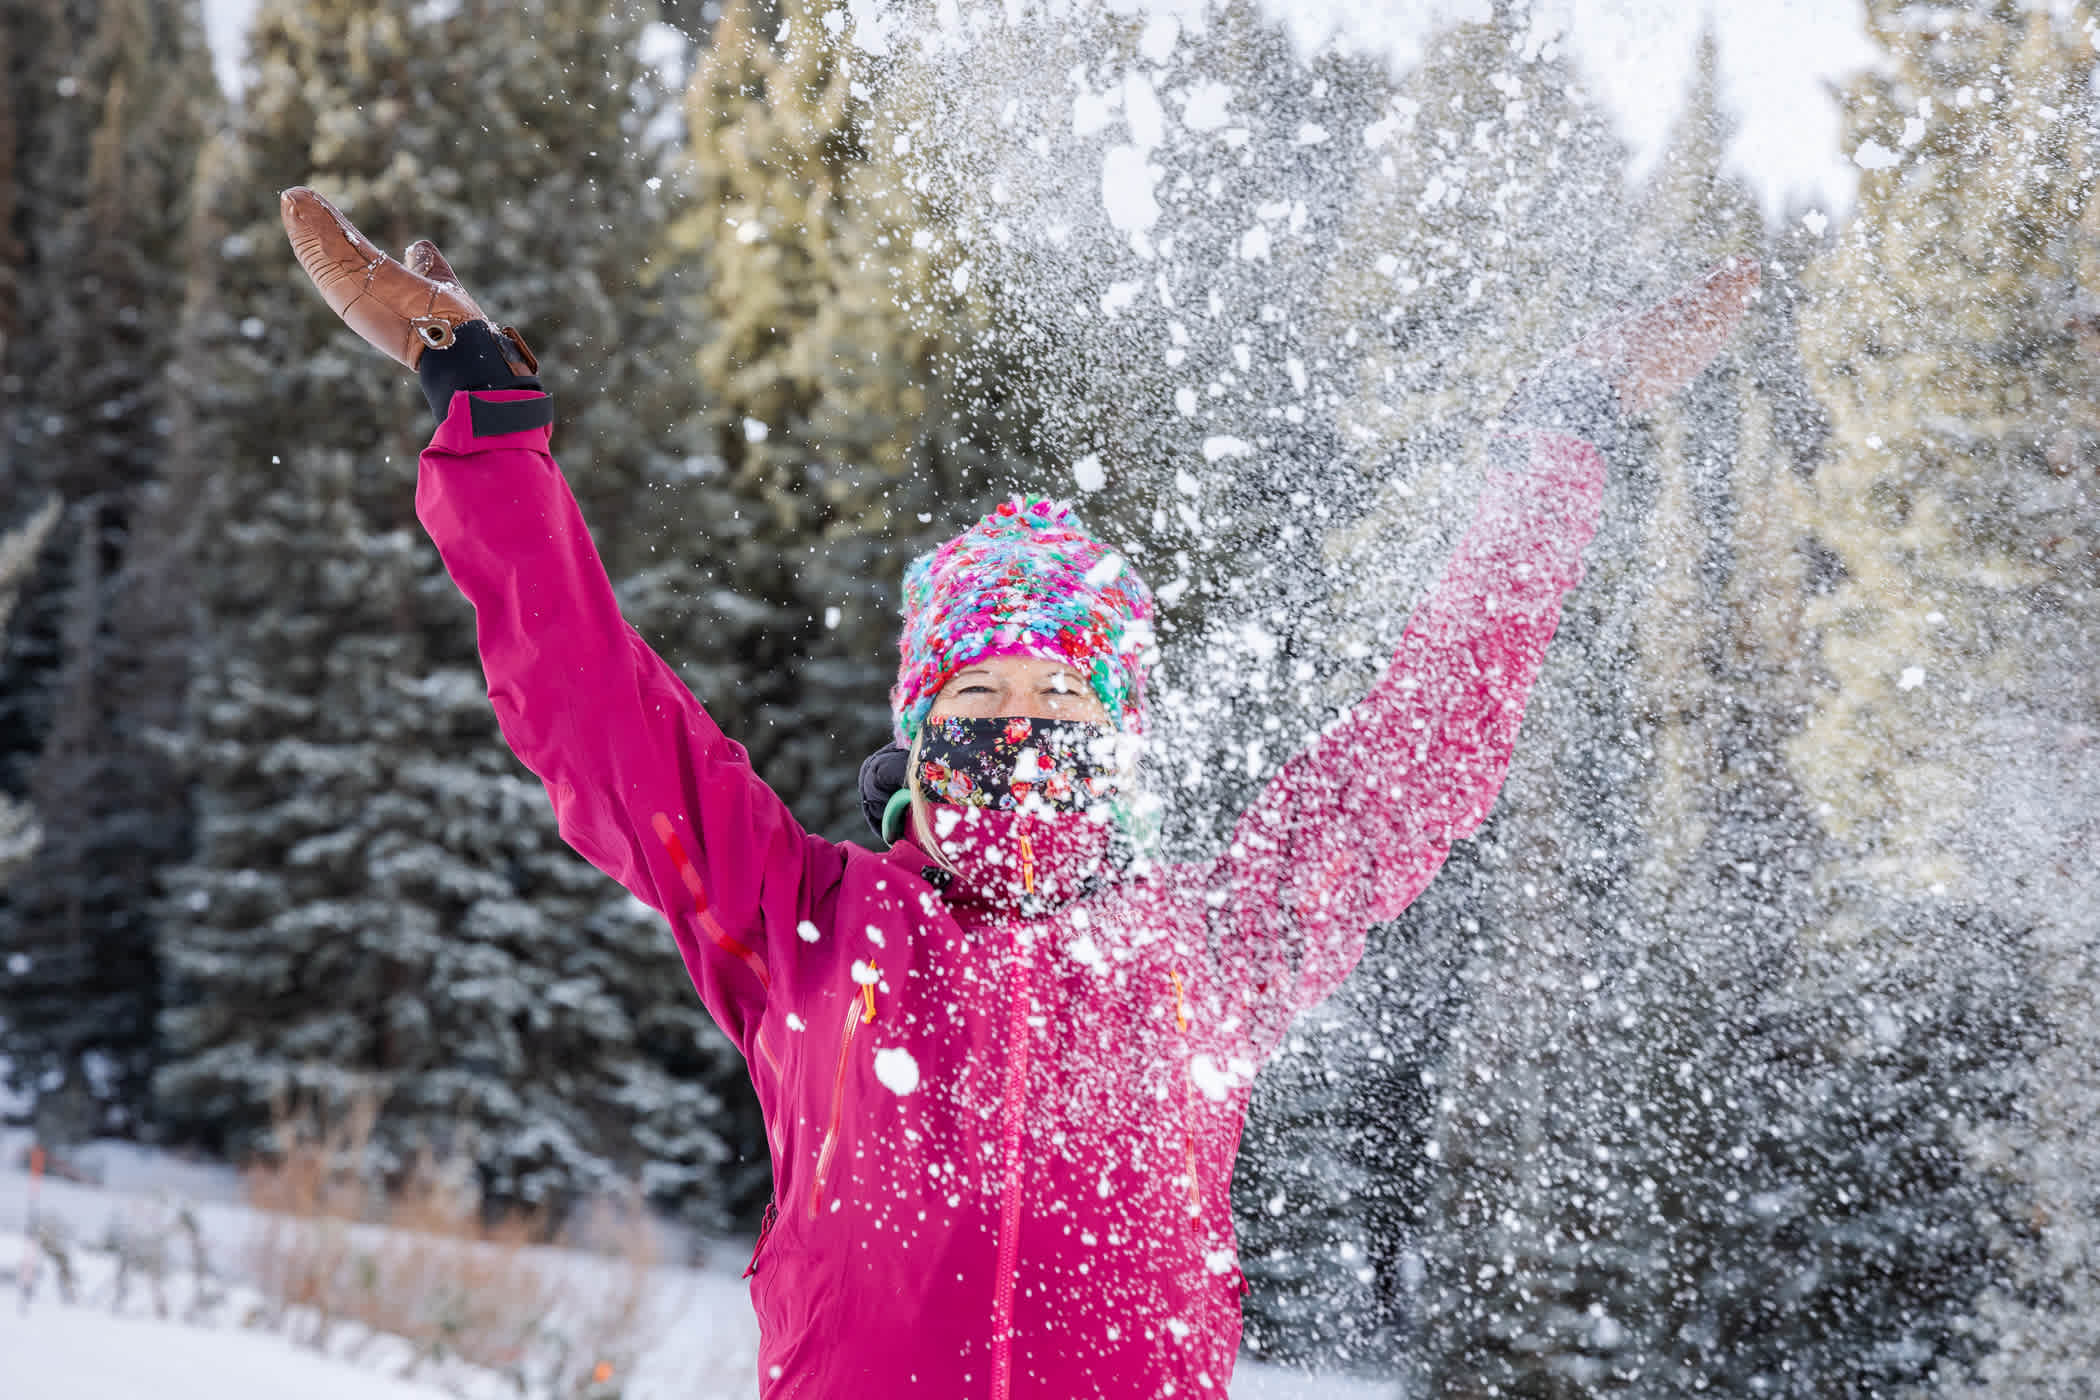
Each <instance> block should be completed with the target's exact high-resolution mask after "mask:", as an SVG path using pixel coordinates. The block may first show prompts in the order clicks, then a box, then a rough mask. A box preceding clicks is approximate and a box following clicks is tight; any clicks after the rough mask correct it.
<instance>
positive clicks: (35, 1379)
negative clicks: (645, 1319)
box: [0, 1132, 1396, 1400]
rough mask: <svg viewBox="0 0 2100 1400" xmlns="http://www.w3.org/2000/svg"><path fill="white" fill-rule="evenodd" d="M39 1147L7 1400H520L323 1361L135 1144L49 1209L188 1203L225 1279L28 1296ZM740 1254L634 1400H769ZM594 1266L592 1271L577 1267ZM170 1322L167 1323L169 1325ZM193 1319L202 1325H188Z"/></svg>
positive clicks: (660, 1349) (454, 1382)
mask: <svg viewBox="0 0 2100 1400" xmlns="http://www.w3.org/2000/svg"><path fill="white" fill-rule="evenodd" d="M24 1146H25V1144H24V1140H23V1138H22V1136H21V1135H20V1134H19V1133H8V1132H0V1396H4V1397H6V1400H45V1397H51V1398H52V1400H58V1398H59V1397H63V1400H137V1397H139V1396H141V1395H148V1394H150V1395H152V1396H153V1397H154V1398H155V1400H193V1397H194V1400H206V1397H209V1400H247V1397H251V1396H252V1397H264V1396H268V1397H273V1398H274V1397H279V1396H285V1395H297V1396H299V1397H300V1400H440V1398H441V1397H446V1396H459V1395H465V1396H468V1397H469V1400H497V1397H499V1396H505V1397H508V1396H513V1395H515V1393H516V1392H515V1391H514V1390H512V1389H511V1388H510V1387H509V1386H508V1385H507V1384H505V1383H503V1382H502V1381H501V1380H500V1379H499V1378H498V1377H496V1376H494V1375H493V1373H487V1372H482V1373H471V1372H468V1371H466V1370H464V1369H460V1368H455V1369H454V1370H453V1371H452V1372H450V1373H448V1374H447V1375H446V1376H445V1377H443V1378H442V1379H443V1380H444V1382H446V1383H447V1386H448V1387H449V1388H446V1387H445V1386H440V1385H439V1384H437V1383H435V1382H434V1381H433V1380H432V1379H430V1378H423V1379H418V1380H403V1379H399V1378H398V1376H399V1373H400V1372H401V1371H402V1370H403V1369H405V1367H406V1365H407V1360H408V1357H407V1354H406V1348H405V1347H402V1346H398V1345H395V1344H394V1342H393V1339H390V1338H385V1337H371V1336H364V1335H359V1334H357V1333H356V1332H355V1331H354V1330H348V1329H346V1330H340V1331H339V1332H338V1333H337V1335H336V1336H335V1338H334V1340H333V1342H332V1344H331V1346H330V1348H329V1351H328V1352H327V1353H323V1352H321V1351H316V1350H313V1349H311V1348H308V1347H304V1346H300V1345H295V1344H294V1343H292V1342H291V1341H288V1340H286V1339H285V1338H284V1337H283V1336H281V1335H279V1334H277V1333H276V1332H274V1331H270V1330H266V1329H263V1328H260V1327H256V1326H253V1325H248V1324H250V1323H251V1322H252V1320H253V1318H254V1316H255V1314H256V1313H257V1312H258V1311H259V1310H260V1309H259V1304H260V1299H259V1297H258V1296H257V1295H256V1294H254V1293H253V1292H252V1290H249V1289H247V1288H246V1287H245V1286H243V1285H242V1283H241V1281H240V1278H239V1269H240V1261H241V1258H242V1255H243V1252H244V1244H245V1242H246V1241H247V1240H248V1239H250V1238H251V1236H252V1234H253V1232H254V1230H255V1229H256V1228H257V1223H258V1216H257V1214H256V1213H255V1212H254V1211H252V1210H250V1209H249V1208H248V1207H247V1206H245V1205H243V1204H242V1203H241V1192H240V1183H239V1181H238V1180H237V1179H236V1178H235V1176H234V1174H233V1173H232V1172H231V1171H229V1170H227V1169H225V1168H223V1167H207V1166H195V1165H190V1164H187V1163H183V1162H179V1161H176V1160H173V1159H171V1158H168V1157H165V1156H163V1155H160V1154H156V1153H150V1152H141V1151H139V1150H137V1149H134V1148H130V1147H126V1146H123V1145H121V1144H106V1145H101V1146H99V1147H97V1148H94V1149H90V1150H88V1151H87V1152H85V1153H83V1154H80V1155H79V1156H78V1157H76V1158H75V1161H76V1162H77V1163H79V1164H80V1165H81V1166H83V1167H85V1168H86V1169H87V1170H88V1171H90V1172H91V1173H93V1174H94V1175H95V1176H97V1177H99V1178H100V1182H101V1184H100V1185H96V1186H88V1185H82V1184H79V1183H76V1182H69V1181H58V1180H50V1179H47V1180H45V1181H44V1182H42V1183H41V1185H40V1187H39V1194H38V1199H37V1207H36V1208H37V1211H38V1212H39V1213H40V1214H41V1215H43V1216H44V1217H46V1218H50V1217H56V1218H58V1219H59V1220H61V1221H63V1223H64V1226H65V1229H66V1232H67V1234H68V1235H69V1236H70V1237H71V1238H72V1239H73V1240H75V1241H78V1242H80V1243H81V1244H83V1245H87V1246H92V1245H94V1244H95V1243H96V1242H98V1241H101V1240H103V1239H105V1238H108V1237H109V1235H110V1233H111V1231H112V1230H113V1229H115V1230H119V1231H121V1230H123V1229H125V1228H127V1227H130V1228H137V1227H138V1226H140V1225H141V1224H142V1223H150V1222H153V1221H159V1220H165V1219H166V1218H167V1217H168V1216H169V1214H170V1212H171V1211H172V1210H173V1209H174V1208H175V1207H176V1206H177V1205H178V1204H187V1205H188V1206H190V1208H191V1209H193V1210H194V1211H195V1213H196V1216H197V1219H198V1222H199V1229H200V1234H201V1235H202V1237H203V1239H204V1241H205V1243H206V1247H207V1252H208V1254H209V1256H210V1258H211V1261H212V1264H213V1266H214V1267H215V1268H216V1269H217V1270H219V1271H220V1272H221V1273H222V1275H223V1276H224V1278H225V1286H224V1287H223V1288H222V1289H221V1290H219V1292H218V1293H216V1294H210V1293H207V1294H206V1295H204V1296H201V1297H200V1296H199V1294H198V1292H197V1290H196V1289H195V1288H194V1286H193V1281H191V1280H188V1279H179V1280H178V1281H177V1282H175V1283H172V1284H171V1285H170V1286H169V1287H168V1288H167V1290H166V1292H165V1294H164V1296H163V1297H162V1298H161V1299H159V1300H156V1299H154V1298H153V1297H152V1296H151V1295H150V1291H149V1290H148V1289H147V1288H145V1287H144V1286H142V1285H137V1284H134V1285H133V1286H132V1287H130V1288H129V1289H128V1290H125V1296H124V1297H123V1298H122V1300H121V1302H120V1301H119V1298H118V1282H117V1278H116V1268H115V1264H114V1256H112V1255H109V1254H106V1253H103V1252H100V1251H97V1250H94V1249H92V1248H86V1249H81V1250H78V1251H76V1257H77V1259H78V1266H77V1267H78V1270H79V1272H78V1277H77V1280H76V1298H77V1301H75V1302H73V1303H70V1304H69V1303H65V1302H62V1301H60V1300H59V1297H58V1292H57V1289H56V1287H55V1286H54V1280H53V1278H52V1277H51V1275H50V1272H49V1270H50V1266H49V1264H48V1263H40V1264H39V1265H38V1266H37V1267H38V1276H39V1280H40V1281H39V1286H38V1287H37V1289H36V1290H35V1293H34V1296H33V1298H32V1299H30V1300H28V1301H26V1302H25V1301H24V1300H23V1298H22V1295H21V1293H20V1291H19V1289H18V1287H17V1286H16V1280H17V1279H18V1278H19V1277H20V1276H21V1274H22V1272H23V1270H24V1268H25V1265H26V1264H27V1262H28V1261H29V1260H30V1258H31V1257H32V1254H33V1251H32V1250H31V1249H30V1247H29V1245H28V1241H27V1239H26V1237H25V1235H24V1233H23V1231H24V1228H25V1226H26V1224H27V1220H28V1216H29V1193H30V1183H29V1178H28V1175H27V1173H26V1171H25V1170H24V1168H23V1157H24ZM746 1248H748V1246H746V1247H745V1248H739V1246H738V1244H737V1242H735V1241H725V1242H722V1244H721V1246H720V1247H719V1248H717V1249H713V1250H710V1251H708V1255H709V1262H708V1263H707V1264H706V1265H703V1266H702V1267H699V1268H679V1269H664V1270H661V1271H659V1273H660V1279H659V1283H660V1287H659V1289H658V1300H659V1315H658V1317H657V1320H656V1322H655V1325H654V1326H652V1328H651V1336H652V1338H653V1340H652V1344H651V1346H650V1348H649V1350H648V1352H647V1353H646V1355H645V1356H644V1357H643V1359H642V1361H641V1363H640V1365H639V1366H638V1367H637V1369H636V1371H635V1373H634V1375H633V1376H632V1377H630V1378H629V1381H628V1384H627V1385H626V1387H625V1388H624V1390H623V1395H624V1397H625V1400H750V1397H752V1396H754V1395H755V1394H756V1392H757V1386H756V1383H755V1380H754V1377H755V1375H756V1370H757V1365H756V1356H757V1342H758V1333H757V1325H756V1323H755V1322H754V1320H753V1318H752V1315H751V1305H750V1301H749V1298H748V1295H747V1293H746V1291H745V1285H744V1283H743V1281H742V1280H741V1279H740V1278H739V1277H738V1272H739V1269H740V1266H741V1264H742V1260H743V1255H744V1252H745V1249H746ZM577 1264H578V1267H589V1265H588V1262H587V1261H586V1260H584V1259H583V1258H582V1257H581V1256H577ZM161 1311H165V1312H166V1313H167V1318H166V1319H165V1320H164V1319H162V1318H161V1317H158V1316H156V1313H158V1312H161ZM185 1318H187V1319H188V1320H183V1319H185ZM1395 1393H1396V1392H1395V1391H1394V1390H1393V1389H1392V1388H1391V1387H1389V1386H1381V1385H1373V1384H1366V1383H1364V1382H1360V1381H1347V1380H1338V1379H1334V1378H1329V1377H1318V1376H1308V1375H1304V1374H1301V1373H1298V1372H1291V1371H1281V1370H1277V1369H1274V1368H1271V1367H1265V1366H1259V1365H1254V1364H1252V1363H1246V1362H1243V1363H1242V1364H1241V1365H1240V1368H1239V1374H1238V1376H1237V1377H1236V1379H1235V1383H1234V1386H1233V1395H1234V1396H1235V1397H1237V1400H1388V1397H1391V1396H1393V1395H1394V1394H1395Z"/></svg>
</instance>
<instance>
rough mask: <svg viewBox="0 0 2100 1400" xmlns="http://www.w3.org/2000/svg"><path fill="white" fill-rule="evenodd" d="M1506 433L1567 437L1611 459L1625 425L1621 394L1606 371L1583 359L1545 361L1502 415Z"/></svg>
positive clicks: (1519, 387)
mask: <svg viewBox="0 0 2100 1400" xmlns="http://www.w3.org/2000/svg"><path fill="white" fill-rule="evenodd" d="M1502 418H1503V421H1504V422H1505V423H1506V424H1507V425H1508V426H1507V427H1506V428H1505V429H1504V431H1505V432H1516V433H1526V432H1547V433H1567V434H1569V435H1570V436H1572V437H1579V438H1581V439H1582V440H1583V441H1585V442H1588V443H1590V444H1592V445H1594V446H1595V447H1596V448H1597V450H1598V451H1600V452H1602V453H1604V454H1605V455H1606V456H1610V455H1611V453H1612V452H1613V451H1614V450H1616V449H1617V447H1618V446H1619V440H1620V438H1621V436H1622V435H1623V434H1624V432H1625V427H1626V420H1625V417H1624V416H1623V415H1622V414H1621V413H1620V411H1619V391H1618V390H1616V389H1614V388H1613V387H1612V383H1611V381H1610V380H1609V379H1606V378H1605V377H1604V371H1602V370H1601V369H1599V368H1598V367H1597V366H1596V365H1594V364H1592V363H1590V362H1589V361H1587V360H1580V359H1575V358H1573V357H1566V358H1562V359H1556V360H1551V361H1548V362H1547V363H1546V364H1545V365H1543V366H1541V367H1540V368H1539V371H1538V373H1536V374H1534V375H1532V376H1531V377H1530V378H1529V379H1527V380H1525V381H1524V382H1523V383H1522V384H1521V385H1519V386H1518V387H1517V394H1516V397H1515V398H1513V399H1511V400H1510V401H1509V407H1508V408H1506V409H1504V410H1503V411H1502Z"/></svg>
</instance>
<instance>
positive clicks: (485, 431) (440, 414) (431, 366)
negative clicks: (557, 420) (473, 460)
mask: <svg viewBox="0 0 2100 1400" xmlns="http://www.w3.org/2000/svg"><path fill="white" fill-rule="evenodd" d="M497 334H498V333H497V331H496V329H495V327H493V326H491V325H490V324H489V323H488V322H486V321H469V322H467V323H466V324H465V325H463V326H461V327H460V328H459V329H458V330H457V331H455V332H454V333H453V337H452V343H451V344H450V345H448V346H446V347H445V348H444V349H442V350H425V351H424V352H423V358H422V359H421V360H419V361H418V362H417V364H416V378H417V379H418V380H420V381H421V382H422V385H423V398H424V400H425V401H426V402H428V403H429V405H430V413H431V416H432V417H434V418H436V419H437V421H438V422H440V423H442V422H444V421H445V415H446V414H448V413H450V412H451V411H452V396H453V395H454V394H456V393H459V392H460V391H461V390H473V389H534V390H539V389H541V385H540V377H539V376H538V375H536V374H519V373H518V372H517V371H516V370H515V369H513V368H511V364H510V361H509V360H507V359H505V358H504V355H503V348H502V345H501V344H500V343H499V341H498V340H497ZM473 417H474V436H476V437H493V436H495V435H496V434H498V433H522V432H524V431H526V430H527V429H529V428H544V427H546V426H547V425H548V424H550V423H552V422H553V421H554V400H552V399H545V398H542V399H519V400H515V401H512V402H508V403H503V402H497V403H490V402H486V401H484V400H482V399H478V398H477V399H474V400H473Z"/></svg>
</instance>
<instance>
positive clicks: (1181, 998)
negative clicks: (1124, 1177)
mask: <svg viewBox="0 0 2100 1400" xmlns="http://www.w3.org/2000/svg"><path fill="white" fill-rule="evenodd" d="M1167 978H1168V980H1169V981H1171V982H1172V983H1173V984H1174V1033H1175V1034H1176V1035H1178V1036H1181V1037H1182V1038H1183V1039H1186V1038H1187V1037H1188V1033H1189V1011H1188V1001H1187V998H1186V995H1185V994H1184V992H1183V990H1182V986H1181V973H1180V972H1179V971H1173V972H1169V973H1168V974H1167ZM1195 1111H1196V1101H1195V1099H1194V1098H1193V1097H1192V1096H1191V1095H1190V1093H1189V1073H1188V1067H1187V1065H1186V1064H1184V1065H1183V1066H1182V1071H1181V1145H1182V1148H1183V1149H1184V1156H1185V1159H1186V1170H1187V1172H1188V1178H1189V1219H1190V1220H1192V1221H1193V1220H1197V1219H1200V1218H1201V1217H1202V1215H1203V1193H1202V1192H1201V1191H1200V1190H1199V1189H1197V1186H1196V1120H1195Z"/></svg>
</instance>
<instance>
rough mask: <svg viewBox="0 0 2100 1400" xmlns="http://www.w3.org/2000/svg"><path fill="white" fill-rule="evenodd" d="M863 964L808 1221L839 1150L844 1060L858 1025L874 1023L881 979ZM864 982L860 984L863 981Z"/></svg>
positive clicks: (843, 1034) (842, 1037)
mask: <svg viewBox="0 0 2100 1400" xmlns="http://www.w3.org/2000/svg"><path fill="white" fill-rule="evenodd" d="M862 966H863V964H860V963H855V964H854V977H853V980H854V981H855V982H858V983H859V984H860V995H859V996H857V997H855V998H854V999H853V1000H851V1001H849V1002H847V1003H846V1024H845V1027H844V1028H843V1029H842V1030H841V1031H840V1033H839V1063H838V1068H837V1069H836V1070H835V1071H833V1073H832V1076H831V1116H830V1118H829V1119H828V1120H826V1122H825V1125H824V1141H823V1143H822V1145H820V1146H819V1147H818V1148H817V1171H816V1179H815V1180H813V1181H812V1182H810V1186H809V1218H810V1219H812V1220H814V1219H816V1218H817V1211H818V1209H819V1208H820V1207H821V1205H822V1204H823V1200H824V1182H825V1180H826V1178H828V1177H829V1176H830V1175H831V1159H832V1158H833V1157H834V1156H836V1155H837V1153H838V1147H839V1118H840V1116H841V1115H842V1114H843V1113H844V1111H845V1100H846V1057H847V1055H849V1054H851V1053H852V1051H853V1037H854V1034H855V1033H856V1032H857V1031H859V1030H860V1027H861V1023H862V1022H864V1021H872V1020H874V1019H875V979H876V978H877V977H878V976H879V975H880V973H879V970H878V969H877V968H876V966H875V964H873V963H867V964H865V966H866V967H867V972H866V973H865V974H863V973H862V972H861V971H860V969H861V967H862ZM863 976H865V977H866V979H867V980H866V981H862V980H861V979H862V977H863Z"/></svg>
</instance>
